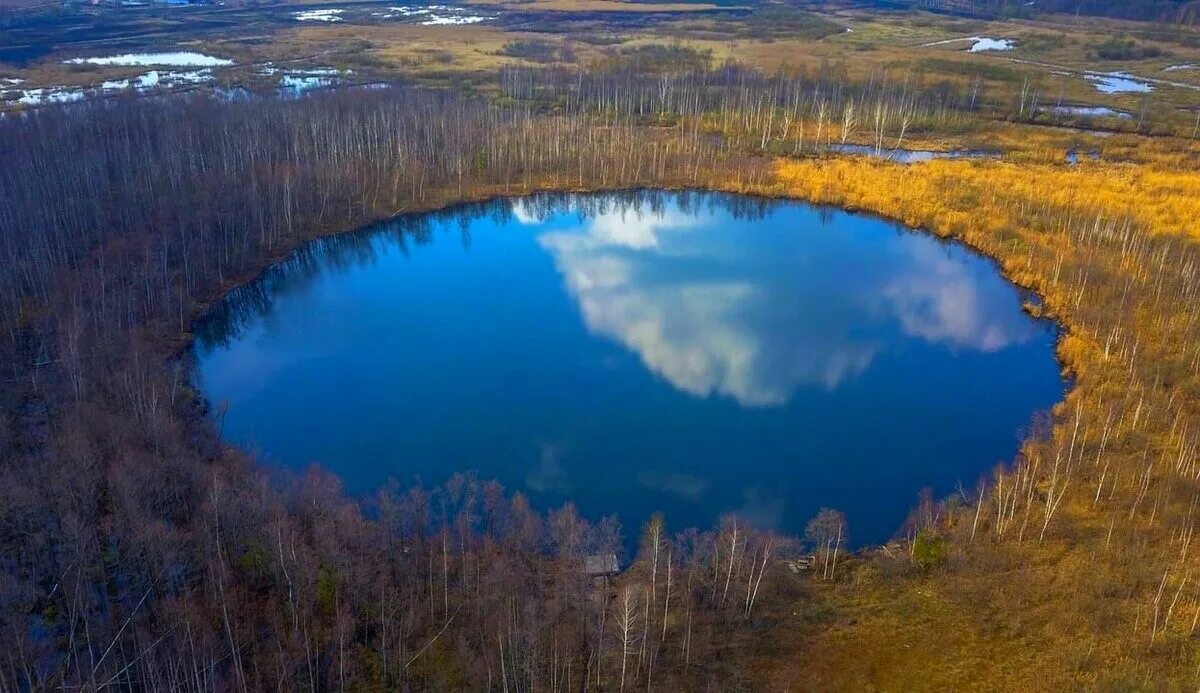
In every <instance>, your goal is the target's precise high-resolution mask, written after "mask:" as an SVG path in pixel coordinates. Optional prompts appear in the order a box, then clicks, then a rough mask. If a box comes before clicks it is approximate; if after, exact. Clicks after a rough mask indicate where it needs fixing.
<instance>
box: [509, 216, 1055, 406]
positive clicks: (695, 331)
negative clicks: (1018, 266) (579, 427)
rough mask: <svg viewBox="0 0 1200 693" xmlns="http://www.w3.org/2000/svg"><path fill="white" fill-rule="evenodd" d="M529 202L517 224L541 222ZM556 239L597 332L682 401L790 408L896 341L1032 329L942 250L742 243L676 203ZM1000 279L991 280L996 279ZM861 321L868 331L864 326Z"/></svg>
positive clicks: (561, 263) (975, 269)
mask: <svg viewBox="0 0 1200 693" xmlns="http://www.w3.org/2000/svg"><path fill="white" fill-rule="evenodd" d="M526 204H527V203H526V202H524V201H518V202H516V203H514V206H513V211H514V217H515V218H516V219H517V220H518V221H519V222H521V223H524V224H538V223H540V222H539V221H538V220H539V216H538V214H537V212H536V211H535V210H533V209H530V208H527V207H526ZM581 215H582V216H583V217H584V222H583V223H582V224H580V225H578V226H575V227H572V228H571V229H570V230H547V231H545V232H543V233H542V234H540V235H539V236H538V243H539V244H540V245H541V247H542V248H543V249H545V250H546V251H547V252H549V253H550V254H551V256H552V257H553V259H554V262H555V265H556V267H557V268H558V270H559V272H560V273H561V275H562V276H563V279H564V281H565V283H566V287H567V290H568V291H569V293H570V295H571V296H572V297H573V298H574V299H575V301H576V303H577V304H578V306H579V309H580V311H581V313H582V316H583V319H584V322H585V323H586V325H587V327H588V329H589V330H590V331H591V332H592V333H594V334H600V335H604V336H607V337H610V338H613V339H615V340H617V341H618V342H619V343H621V344H623V345H625V346H626V347H627V348H629V349H630V350H631V351H633V352H634V353H636V354H637V355H638V356H639V358H640V359H641V360H642V362H643V364H644V365H645V366H646V367H647V368H648V369H649V370H650V371H651V372H653V373H655V374H657V375H658V376H660V377H662V378H664V379H665V380H667V381H668V382H669V383H671V384H672V385H673V386H674V387H676V388H677V389H679V390H681V391H683V392H687V393H689V394H692V395H695V396H697V397H708V396H711V395H713V394H717V395H721V396H726V397H729V398H732V399H733V400H734V401H736V402H738V403H739V404H741V405H742V406H746V407H770V406H779V405H783V404H785V403H787V401H788V400H789V399H790V398H791V397H792V395H793V394H794V393H795V391H796V390H797V389H798V388H801V387H805V386H818V387H824V388H826V389H830V390H832V389H836V388H837V387H838V386H840V385H841V384H843V383H845V382H847V381H849V380H851V379H853V378H855V377H856V376H858V375H860V374H861V373H863V372H864V371H865V370H866V369H867V368H869V367H870V365H871V363H872V361H873V360H874V359H875V358H876V357H878V356H879V355H880V354H881V353H883V352H884V351H885V350H886V349H888V348H889V346H890V343H889V338H888V336H887V334H888V332H889V331H890V330H889V329H884V327H885V326H888V327H891V329H892V330H894V326H898V327H899V328H900V331H902V332H903V333H904V334H905V335H907V336H909V337H917V338H919V339H921V340H923V341H925V342H928V343H930V344H938V345H944V346H946V347H949V348H952V349H955V350H973V351H981V352H995V351H998V350H1000V349H1003V348H1005V347H1006V346H1009V345H1011V344H1016V343H1020V342H1022V341H1024V340H1026V339H1028V338H1030V337H1031V336H1032V335H1033V334H1034V328H1033V326H1032V325H1031V324H1030V323H1029V321H1027V320H1025V319H1024V318H1023V317H1022V316H1021V315H1020V313H1019V311H1014V310H1012V306H1011V305H998V304H999V303H1000V302H1004V301H1008V302H1011V301H1013V300H1015V297H1014V295H1013V294H1012V293H1011V292H998V291H995V290H994V288H995V287H984V286H983V283H985V282H989V281H1002V280H1000V279H999V278H998V277H997V276H996V275H995V274H994V273H992V272H984V271H980V266H982V265H984V263H983V261H981V260H979V259H977V258H971V256H969V255H968V254H967V253H965V252H964V251H962V250H954V251H951V249H950V248H949V247H948V246H946V245H945V244H943V243H940V242H938V241H937V240H936V239H933V238H931V237H926V236H920V235H916V234H903V235H900V236H898V237H897V239H896V240H895V241H893V240H892V239H884V240H883V241H882V242H876V243H874V244H865V243H863V241H862V240H861V239H852V238H846V239H836V240H835V241H834V242H832V243H829V242H825V243H822V244H821V245H822V246H826V247H830V246H831V247H833V248H834V251H833V252H827V251H826V252H822V251H820V250H816V251H814V250H812V249H811V248H809V247H808V246H811V245H813V244H811V243H809V242H807V241H806V236H807V235H808V234H810V233H839V230H838V229H824V228H815V229H814V228H797V229H786V230H782V231H784V232H783V233H776V234H772V235H773V237H772V238H770V239H769V242H755V243H738V242H737V241H738V234H737V233H731V232H730V229H729V227H730V225H731V224H735V225H736V221H731V220H730V219H728V218H727V216H726V215H724V214H716V215H713V214H708V215H706V216H704V217H703V218H701V217H699V216H697V215H695V214H694V213H689V212H688V211H685V210H683V209H681V208H680V207H679V205H677V204H674V203H667V204H665V205H663V206H661V207H659V208H658V209H655V210H653V211H649V212H647V211H641V210H640V209H637V210H629V209H624V210H623V209H619V208H618V209H599V210H589V211H587V212H581ZM989 269H990V268H989ZM988 288H991V289H992V290H987V289H988ZM864 316H869V318H870V319H867V320H864Z"/></svg>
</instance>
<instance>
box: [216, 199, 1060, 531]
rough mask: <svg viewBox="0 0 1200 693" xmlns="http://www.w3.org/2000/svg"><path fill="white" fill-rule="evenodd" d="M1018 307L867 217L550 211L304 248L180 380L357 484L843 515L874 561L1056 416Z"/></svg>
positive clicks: (943, 252)
mask: <svg viewBox="0 0 1200 693" xmlns="http://www.w3.org/2000/svg"><path fill="white" fill-rule="evenodd" d="M1025 298H1027V297H1026V296H1024V295H1023V294H1022V292H1021V291H1019V290H1018V289H1016V288H1015V287H1014V286H1012V285H1011V284H1009V283H1008V282H1006V281H1005V280H1004V279H1003V278H1002V277H1001V276H1000V274H999V273H998V272H997V269H996V267H995V266H994V265H993V263H991V262H990V261H988V260H986V259H984V258H982V257H979V256H978V255H976V254H974V253H972V252H970V251H968V250H967V249H965V248H963V247H961V246H959V245H957V244H952V243H946V242H942V241H940V240H938V239H936V238H934V237H932V236H930V235H927V234H924V233H917V232H913V231H909V230H905V229H903V228H898V227H897V226H896V225H894V224H891V223H888V222H885V221H882V220H879V219H876V218H873V217H869V216H859V215H854V214H849V213H845V212H841V211H833V210H830V209H826V208H817V207H813V206H809V205H806V204H801V203H795V202H774V201H768V200H763V199H760V198H752V197H743V196H733V195H724V194H709V193H698V192H685V193H660V192H649V191H643V192H634V193H625V194H607V195H566V196H558V195H554V196H551V195H544V196H535V197H531V198H523V199H516V200H500V201H496V202H492V203H487V204H477V205H467V206H460V207H455V208H452V209H450V210H447V211H444V212H440V213H434V214H427V215H415V216H410V217H404V218H399V219H396V220H394V221H390V222H387V223H384V224H380V225H378V226H374V227H371V228H368V229H364V230H362V231H360V232H356V233H352V234H346V235H342V236H337V237H333V238H330V239H326V240H322V241H318V242H314V243H311V244H308V245H307V246H305V247H303V248H302V249H300V250H299V251H297V252H296V253H295V254H294V255H293V256H291V257H290V258H289V259H288V260H286V261H285V262H283V263H281V264H279V265H276V266H274V267H272V268H271V269H269V270H268V271H267V272H266V273H265V274H264V275H263V276H262V277H261V278H260V279H259V280H257V281H255V282H253V283H251V284H248V285H246V286H244V287H242V288H240V289H238V290H235V291H233V292H232V293H231V294H230V295H229V296H228V297H227V298H226V299H225V300H224V301H222V302H221V303H219V304H218V305H217V306H216V307H215V308H214V310H213V311H212V312H211V313H210V314H209V315H208V316H207V317H206V318H205V319H204V320H202V321H201V322H200V323H199V324H198V325H197V340H196V347H195V350H196V358H197V371H198V373H197V378H198V384H199V386H200V388H201V390H202V392H203V394H204V395H205V396H206V397H207V399H208V401H209V402H210V403H211V405H212V411H213V412H214V413H213V415H214V417H216V418H217V419H218V425H219V426H220V428H221V431H222V433H223V435H224V436H225V438H226V439H227V440H229V441H231V442H235V443H238V444H241V445H243V446H245V447H246V448H249V449H252V450H255V451H257V452H258V453H259V454H260V456H261V457H262V459H263V460H264V461H265V462H266V463H267V464H270V465H276V466H280V467H284V468H289V469H294V470H303V469H304V468H306V467H307V466H308V465H310V464H314V463H318V464H320V465H322V466H323V467H324V468H326V469H327V470H329V471H331V472H333V473H335V474H337V475H339V476H340V477H341V478H342V479H343V481H344V483H345V485H346V487H347V489H348V490H349V491H350V492H352V493H357V494H364V495H369V494H371V493H372V492H374V491H375V490H376V489H378V488H379V487H380V486H381V485H382V484H384V483H385V482H386V480H387V479H389V478H391V477H394V478H396V479H399V480H400V481H401V482H411V481H413V480H415V479H420V480H421V481H422V482H423V483H426V484H429V485H434V484H439V483H441V482H443V481H444V480H446V479H447V478H448V477H449V476H450V475H451V474H453V473H454V472H458V471H467V470H474V471H476V472H477V473H478V475H479V477H480V478H484V479H498V480H499V481H501V482H502V483H503V484H504V485H505V486H506V487H507V488H508V489H509V490H510V491H521V492H523V493H525V494H526V495H527V496H529V497H530V499H531V501H532V502H533V504H534V505H535V506H536V507H538V508H541V509H543V510H546V509H551V508H554V507H557V506H560V505H561V504H563V503H565V502H567V501H571V502H574V503H575V504H576V505H577V506H578V507H579V509H580V510H581V512H583V513H584V514H586V515H588V516H590V517H592V518H593V519H595V518H598V517H599V516H601V515H603V514H609V513H616V514H618V515H619V517H620V519H621V521H622V523H623V525H624V526H625V528H626V533H627V535H636V533H637V528H638V527H639V526H640V525H641V524H642V523H643V522H644V521H645V520H646V518H647V517H648V516H649V515H650V514H651V513H653V512H655V511H662V512H664V514H665V516H666V519H667V522H668V523H669V525H670V526H671V527H672V528H675V529H678V528H681V527H685V526H704V527H708V526H712V525H713V524H714V523H715V522H716V521H717V520H718V518H719V517H720V516H721V515H722V514H723V513H729V512H735V513H738V514H740V515H741V516H743V517H744V518H746V519H748V520H750V521H752V522H754V523H756V524H757V525H759V526H763V527H770V528H775V529H778V530H781V531H786V532H792V533H800V532H802V531H803V529H804V526H805V524H806V522H807V520H808V519H809V518H810V517H812V516H813V515H814V514H815V513H816V512H817V511H818V510H819V509H820V508H822V507H833V508H838V509H841V510H843V511H844V512H845V513H846V514H847V517H848V523H849V526H850V531H851V532H852V538H853V540H854V543H856V544H861V543H873V542H881V541H884V540H886V539H887V538H889V537H890V536H891V535H892V534H893V533H894V532H895V531H896V530H897V529H898V528H899V527H900V526H901V524H902V523H903V522H904V520H905V517H906V516H907V514H908V512H909V510H910V509H911V508H912V507H913V506H914V505H915V504H916V502H917V498H918V494H919V493H920V492H921V490H922V489H924V488H927V487H928V488H930V489H932V491H933V492H934V494H935V495H937V496H945V495H948V494H950V493H952V492H953V491H954V490H955V489H956V488H957V487H958V486H959V484H961V485H962V486H963V487H965V488H968V489H969V488H972V487H973V486H974V485H975V483H976V481H977V480H978V478H979V477H980V475H981V474H983V473H985V472H987V471H988V470H989V469H990V468H992V467H993V466H994V465H996V464H997V463H999V462H1001V461H1003V460H1009V459H1011V458H1012V456H1013V455H1014V454H1015V453H1016V451H1017V448H1018V442H1019V439H1020V437H1021V436H1022V434H1023V431H1025V430H1026V428H1027V426H1028V425H1029V424H1030V422H1031V420H1032V418H1033V417H1034V415H1035V412H1038V411H1042V410H1045V409H1047V408H1049V407H1050V406H1052V405H1053V404H1054V403H1055V402H1057V401H1058V400H1059V399H1060V398H1061V396H1062V393H1063V388H1064V383H1063V381H1062V379H1061V378H1060V374H1059V369H1058V365H1057V363H1056V361H1055V358H1054V340H1055V336H1056V331H1055V328H1054V327H1053V325H1051V324H1049V323H1047V322H1045V321H1039V320H1034V319H1032V318H1030V317H1029V316H1028V315H1027V314H1026V313H1025V312H1023V310H1022V309H1021V303H1022V300H1023V299H1025Z"/></svg>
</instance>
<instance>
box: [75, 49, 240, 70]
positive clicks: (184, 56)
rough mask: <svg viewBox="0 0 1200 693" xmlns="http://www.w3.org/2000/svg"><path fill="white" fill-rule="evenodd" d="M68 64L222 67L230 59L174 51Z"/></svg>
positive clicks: (95, 59)
mask: <svg viewBox="0 0 1200 693" xmlns="http://www.w3.org/2000/svg"><path fill="white" fill-rule="evenodd" d="M63 62H64V63H66V64H68V65H83V64H85V63H86V64H88V65H119V66H139V67H143V66H164V67H224V66H226V65H232V64H233V61H232V60H227V59H225V58H217V57H215V56H211V55H205V54H203V53H193V52H191V51H176V52H173V53H126V54H125V55H111V56H106V57H93V58H71V59H70V60H64V61H63Z"/></svg>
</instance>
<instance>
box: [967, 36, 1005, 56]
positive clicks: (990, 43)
mask: <svg viewBox="0 0 1200 693" xmlns="http://www.w3.org/2000/svg"><path fill="white" fill-rule="evenodd" d="M1016 47H1017V46H1016V44H1015V43H1013V41H1012V39H993V38H986V37H985V38H980V39H978V40H976V41H975V45H973V46H971V50H970V52H971V53H983V52H984V51H1011V50H1013V49H1014V48H1016Z"/></svg>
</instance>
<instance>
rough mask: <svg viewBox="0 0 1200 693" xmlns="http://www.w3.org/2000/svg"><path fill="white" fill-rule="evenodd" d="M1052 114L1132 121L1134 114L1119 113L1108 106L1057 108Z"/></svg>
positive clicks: (1051, 110) (1052, 110)
mask: <svg viewBox="0 0 1200 693" xmlns="http://www.w3.org/2000/svg"><path fill="white" fill-rule="evenodd" d="M1050 112H1051V113H1054V114H1055V115H1063V116H1082V117H1085V118H1117V119H1120V120H1130V119H1131V118H1133V114H1131V113H1126V112H1125V111H1118V110H1116V109H1113V108H1109V107H1107V106H1055V107H1053V108H1051V109H1050Z"/></svg>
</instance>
